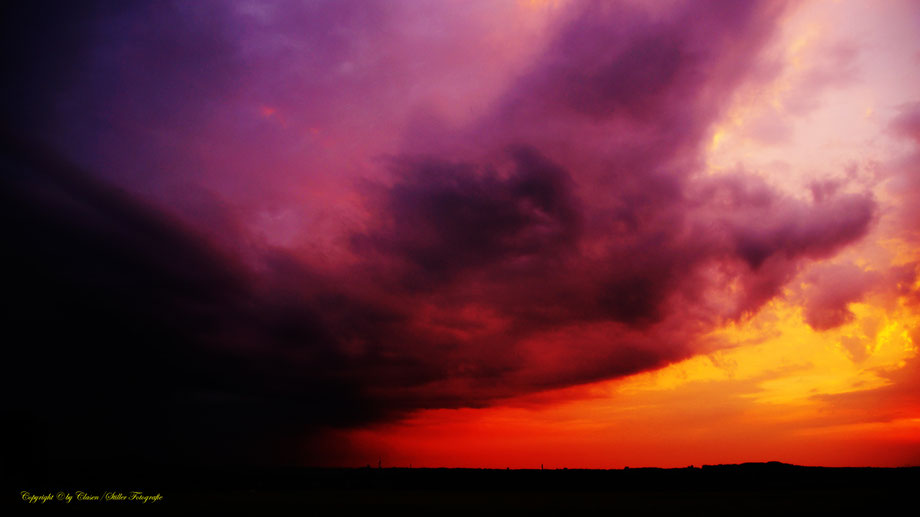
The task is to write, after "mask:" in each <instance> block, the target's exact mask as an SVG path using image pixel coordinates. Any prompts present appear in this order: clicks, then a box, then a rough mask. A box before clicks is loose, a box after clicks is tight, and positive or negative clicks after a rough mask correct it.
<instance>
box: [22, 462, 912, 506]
mask: <svg viewBox="0 0 920 517" xmlns="http://www.w3.org/2000/svg"><path fill="white" fill-rule="evenodd" d="M14 478H15V476H14ZM918 481H920V467H900V468H828V467H805V466H798V465H790V464H786V463H780V462H767V463H743V464H738V465H704V466H702V467H688V468H679V469H667V468H627V469H611V470H594V469H546V470H541V469H539V468H537V469H470V468H458V469H453V468H386V467H385V468H378V467H376V466H374V467H363V468H299V467H287V468H255V469H254V468H248V467H247V468H230V467H221V468H216V467H213V468H212V467H208V468H204V467H186V468H165V467H156V468H145V469H138V468H136V467H130V468H129V467H121V468H118V467H111V468H101V467H99V468H93V469H89V470H88V469H86V468H81V467H80V466H77V465H73V466H71V467H65V466H58V467H55V469H54V470H53V471H49V470H44V471H41V472H35V471H33V472H31V473H26V475H25V476H23V477H20V478H18V479H13V483H12V486H9V485H8V488H13V489H14V490H13V491H12V492H13V493H12V494H11V493H10V492H7V493H8V494H10V495H12V496H13V498H14V499H19V498H20V495H19V494H20V492H21V491H28V492H30V493H33V494H43V493H57V492H59V491H65V492H68V491H69V492H75V491H77V490H79V491H83V492H87V493H91V494H92V493H100V494H101V493H104V492H108V491H113V490H114V491H121V492H125V493H127V492H128V491H132V490H137V491H143V492H144V493H145V494H150V495H152V494H161V495H162V496H163V500H162V501H159V502H157V503H154V504H157V505H160V506H162V507H167V506H170V507H175V508H200V509H205V508H209V509H214V510H235V511H240V510H247V509H249V510H252V511H258V509H263V510H264V509H265V508H267V507H284V508H295V509H300V510H304V511H308V514H317V513H324V514H325V513H328V514H336V513H342V512H346V513H351V512H355V511H360V512H364V511H374V510H378V509H382V508H385V509H389V510H397V511H401V512H403V513H413V512H415V511H418V512H429V511H435V510H437V511H438V512H439V513H445V512H447V513H468V512H471V511H480V510H528V511H559V512H567V511H572V510H598V509H599V510H617V511H622V512H625V514H627V515H631V514H636V513H638V514H659V513H671V512H677V511H694V512H704V513H706V514H728V513H732V514H735V513H738V514H743V515H751V514H754V515H764V514H774V513H777V512H783V513H789V512H792V513H800V512H809V513H810V512H821V513H824V512H837V511H839V512H847V513H852V512H854V511H867V512H873V514H874V513H877V512H878V511H880V510H882V509H887V508H891V509H894V508H899V507H901V506H902V505H904V504H908V505H909V504H911V503H912V502H913V499H915V495H914V494H915V493H916V488H917V487H918V486H920V484H918ZM19 504H20V505H21V506H29V505H28V504H26V503H24V502H22V501H20V502H19ZM49 504H61V503H54V502H51V503H49ZM81 504H83V505H86V504H100V505H106V504H107V505H109V506H112V505H117V504H129V503H118V502H114V503H104V502H99V503H86V502H84V503H81ZM908 507H909V506H908Z"/></svg>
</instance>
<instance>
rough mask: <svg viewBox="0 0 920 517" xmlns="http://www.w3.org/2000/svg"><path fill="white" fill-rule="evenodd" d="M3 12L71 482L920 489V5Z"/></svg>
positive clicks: (28, 385) (183, 6)
mask: <svg viewBox="0 0 920 517" xmlns="http://www.w3.org/2000/svg"><path fill="white" fill-rule="evenodd" d="M3 10H4V13H3V22H2V23H3V25H4V35H3V36H2V39H3V52H4V59H5V62H7V63H9V67H8V68H9V69H10V71H11V74H10V77H11V78H12V80H9V81H7V84H4V85H3V105H2V132H0V141H2V148H3V151H2V154H0V158H2V164H3V171H4V173H3V176H4V177H3V179H2V182H3V185H2V190H3V194H2V197H0V202H2V205H3V207H2V211H3V212H2V213H3V221H4V222H3V232H4V235H5V236H6V237H5V239H6V241H7V244H6V246H9V248H8V249H10V250H12V251H11V252H10V253H9V254H8V257H7V258H5V259H4V261H5V265H4V270H5V271H6V272H7V274H8V275H9V277H10V279H9V281H8V284H9V286H8V288H7V295H6V296H5V298H6V299H5V300H4V302H3V311H4V318H6V320H5V322H4V328H5V329H7V330H6V331H5V332H7V334H8V336H9V337H10V340H9V341H8V345H7V346H8V347H9V350H10V352H9V353H10V354H11V355H10V356H9V357H8V361H6V362H7V364H6V365H5V366H4V370H3V372H2V373H3V374H4V377H5V380H4V383H5V386H4V390H5V392H6V396H5V400H6V402H5V403H4V406H5V408H4V409H5V411H6V416H5V421H6V422H7V425H12V426H13V427H14V428H18V429H20V432H21V433H23V434H29V436H32V438H30V439H31V440H33V442H32V443H33V445H35V446H36V447H41V448H42V450H44V451H45V454H47V457H48V458H69V459H72V460H74V461H82V460H85V459H87V458H90V457H94V458H95V457H96V456H92V452H91V451H89V450H85V449H87V448H91V447H90V446H89V445H88V444H96V445H101V444H105V446H104V448H105V449H106V451H107V452H106V453H105V454H106V455H110V456H111V457H112V459H117V460H127V461H133V460H138V461H140V460H151V459H153V460H158V461H169V462H176V463H185V462H189V463H196V462H204V463H254V464H296V465H320V466H364V465H366V464H373V465H376V464H377V462H378V459H379V460H380V462H381V464H382V465H383V466H409V465H410V464H411V465H412V466H416V467H442V466H443V467H496V468H505V467H511V468H540V466H541V465H544V466H545V467H546V468H562V467H568V468H622V467H624V466H658V467H682V466H687V465H691V464H695V465H700V464H716V463H740V462H745V461H771V460H775V461H783V462H789V463H796V464H804V465H824V466H902V465H920V355H918V347H920V3H918V2H916V1H912V0H878V1H869V0H807V1H801V2H799V1H796V2H781V1H753V0H752V1H743V2H742V1H734V0H724V1H716V0H713V1H690V0H687V1H677V0H662V1H656V2H641V1H638V0H637V1H610V2H580V1H574V0H572V1H567V0H542V1H540V0H507V1H497V0H472V1H459V0H457V1H422V0H397V1H382V0H381V1H374V0H362V1H357V0H355V1H352V0H341V1H321V0H316V1H304V2H298V1H269V2H263V1H210V2H198V1H186V2H119V1H113V2H74V3H61V2H47V3H43V2H37V3H32V2H23V3H21V4H20V5H12V6H10V7H4V8H3ZM62 399H66V400H68V401H69V402H67V403H66V404H63V405H64V406H66V407H64V408H60V409H59V410H53V411H51V410H48V408H49V407H60V404H61V403H60V401H61V400H62ZM36 429H37V430H39V431H38V432H37V433H33V430H36ZM27 430H28V431H27ZM33 435H34V436H33ZM97 449H98V448H97ZM49 461H52V460H49Z"/></svg>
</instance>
